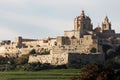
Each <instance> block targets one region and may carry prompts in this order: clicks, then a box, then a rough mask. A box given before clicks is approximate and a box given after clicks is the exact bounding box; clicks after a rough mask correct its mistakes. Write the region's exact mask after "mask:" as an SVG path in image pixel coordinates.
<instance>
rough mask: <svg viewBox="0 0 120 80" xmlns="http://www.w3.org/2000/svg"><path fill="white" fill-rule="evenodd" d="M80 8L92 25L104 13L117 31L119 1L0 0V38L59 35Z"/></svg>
mask: <svg viewBox="0 0 120 80" xmlns="http://www.w3.org/2000/svg"><path fill="white" fill-rule="evenodd" d="M82 10H84V11H85V14H86V15H88V16H89V17H90V18H91V20H92V23H93V25H94V27H96V26H98V25H101V23H102V21H103V20H104V17H105V16H106V15H107V16H108V17H109V20H110V21H111V23H112V29H115V30H116V32H120V0H0V40H6V39H11V40H12V39H14V37H16V36H23V37H24V38H35V39H40V38H44V37H48V36H49V37H56V36H61V35H63V34H64V30H72V29H73V20H74V18H75V17H76V16H79V15H80V13H81V11H82Z"/></svg>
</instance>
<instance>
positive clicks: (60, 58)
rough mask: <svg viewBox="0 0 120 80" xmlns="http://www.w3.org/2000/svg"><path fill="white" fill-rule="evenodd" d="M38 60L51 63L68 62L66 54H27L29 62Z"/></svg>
mask: <svg viewBox="0 0 120 80" xmlns="http://www.w3.org/2000/svg"><path fill="white" fill-rule="evenodd" d="M33 62H40V63H50V64H52V65H62V64H67V63H68V54H66V53H65V54H51V55H37V56H34V55H32V56H29V63H33Z"/></svg>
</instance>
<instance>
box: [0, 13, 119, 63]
mask: <svg viewBox="0 0 120 80" xmlns="http://www.w3.org/2000/svg"><path fill="white" fill-rule="evenodd" d="M103 45H109V46H111V47H113V48H116V47H118V46H120V33H116V32H115V30H113V29H112V26H111V22H110V21H109V18H108V17H107V16H106V17H105V18H104V20H103V22H102V23H101V25H100V26H98V27H96V28H95V29H93V24H92V23H91V19H90V17H89V16H87V15H85V13H84V11H82V12H81V14H80V15H79V16H77V17H75V18H74V29H73V30H65V31H64V36H57V37H56V38H51V37H47V38H44V39H25V38H23V37H21V36H18V37H16V38H15V39H14V41H13V42H11V41H10V40H4V41H1V42H0V55H1V56H3V57H6V56H7V57H19V56H22V55H26V54H29V53H30V52H35V53H36V54H32V55H29V61H28V62H29V63H33V62H40V63H50V64H52V65H62V64H67V63H71V64H72V63H74V62H76V61H78V62H79V61H80V62H81V63H82V64H87V63H100V64H102V63H104V61H105V57H106V56H105V53H104V51H103Z"/></svg>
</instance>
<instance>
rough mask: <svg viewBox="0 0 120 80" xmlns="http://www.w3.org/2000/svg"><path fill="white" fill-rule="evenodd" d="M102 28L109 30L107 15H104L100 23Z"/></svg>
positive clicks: (109, 24)
mask: <svg viewBox="0 0 120 80" xmlns="http://www.w3.org/2000/svg"><path fill="white" fill-rule="evenodd" d="M102 30H111V23H110V22H109V19H108V17H107V16H106V17H105V19H104V22H103V23H102Z"/></svg>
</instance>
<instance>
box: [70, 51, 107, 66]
mask: <svg viewBox="0 0 120 80" xmlns="http://www.w3.org/2000/svg"><path fill="white" fill-rule="evenodd" d="M104 61H105V56H104V54H101V53H92V54H78V53H69V55H68V62H69V63H70V64H76V63H80V64H82V65H85V64H88V63H98V64H103V63H104Z"/></svg>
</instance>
